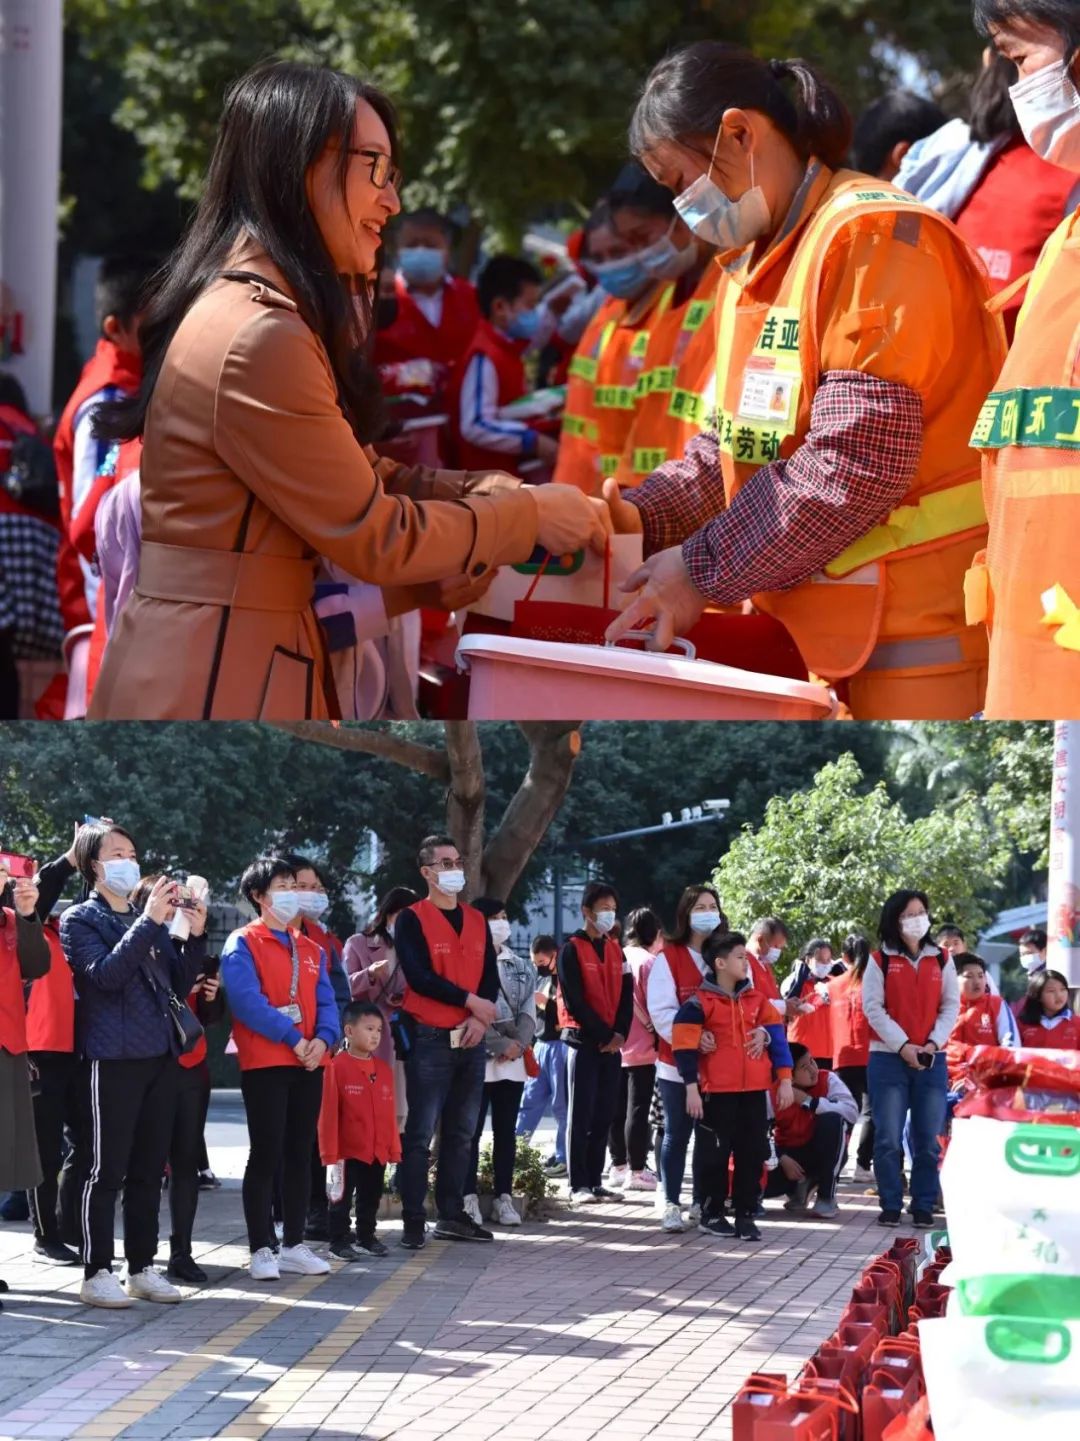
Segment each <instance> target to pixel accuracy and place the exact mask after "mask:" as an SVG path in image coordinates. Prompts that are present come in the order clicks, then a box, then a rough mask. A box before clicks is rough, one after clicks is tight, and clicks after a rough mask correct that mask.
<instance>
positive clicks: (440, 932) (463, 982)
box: [401, 901, 488, 1031]
mask: <svg viewBox="0 0 1080 1441" xmlns="http://www.w3.org/2000/svg"><path fill="white" fill-rule="evenodd" d="M409 909H410V910H411V911H413V912H415V914H416V917H417V919H418V920H419V922H420V929H421V930H422V931H423V933H424V940H425V941H426V942H427V948H428V954H429V955H430V956H431V969H432V970H433V971H434V972H435V974H436V975H437V976H442V977H443V978H444V979H445V980H447V981H453V983H454V985H455V986H460V987H461V989H462V990H463V991H471V992H472V994H473V995H475V994H476V989H477V987H478V986H479V984H480V981H481V978H482V977H483V974H484V953H485V951H486V949H487V935H488V929H487V921H486V920H485V919H484V917H483V916H482V915H481V914H480V912H479V911H477V910H474V909H473V907H472V906H462V907H461V910H462V914H463V915H464V921H463V923H462V927H461V935H460V936H459V935H458V933H457V932H456V931H455V930H454V928H453V926H452V925H451V924H450V922H449V921H448V920H447V919H446V913H445V912H444V911H440V910H439V907H438V906H437V905H435V904H434V902H432V901H418V902H417V903H416V905H415V906H410V907H409ZM401 1004H402V1008H403V1009H404V1010H406V1011H408V1013H409V1015H410V1016H412V1017H413V1018H414V1019H415V1020H416V1021H418V1022H419V1023H420V1025H422V1026H438V1027H439V1028H440V1029H441V1030H446V1031H450V1030H453V1028H454V1027H455V1026H460V1025H461V1023H462V1021H465V1020H467V1019H468V1016H469V1013H468V1011H467V1010H466V1009H465V1007H464V1006H448V1005H447V1004H446V1003H445V1002H444V1001H433V1000H432V999H431V997H430V996H422V995H420V994H419V992H418V991H414V990H411V989H410V988H409V987H408V986H406V987H405V999H404V1000H403V1001H402V1003H401Z"/></svg>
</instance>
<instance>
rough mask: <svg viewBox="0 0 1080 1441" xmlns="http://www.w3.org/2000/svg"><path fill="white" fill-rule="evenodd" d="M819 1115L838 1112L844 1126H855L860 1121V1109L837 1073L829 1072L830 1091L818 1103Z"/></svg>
mask: <svg viewBox="0 0 1080 1441" xmlns="http://www.w3.org/2000/svg"><path fill="white" fill-rule="evenodd" d="M817 1108H818V1115H819V1116H820V1115H828V1114H829V1112H830V1111H837V1112H839V1114H840V1115H841V1116H842V1117H843V1119H844V1124H845V1125H848V1126H854V1124H855V1122H856V1121H857V1120H858V1119H859V1108H858V1106H857V1105H856V1104H855V1097H854V1096H853V1095H852V1094H851V1092H850V1091H849V1090H848V1088H847V1086H845V1085H844V1083H843V1081H842V1080H841V1079H840V1077H839V1076H838V1075H837V1074H836V1072H835V1071H830V1072H829V1090H828V1093H827V1094H826V1095H824V1096H822V1098H821V1100H820V1101H818V1106H817Z"/></svg>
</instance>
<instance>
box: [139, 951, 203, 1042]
mask: <svg viewBox="0 0 1080 1441" xmlns="http://www.w3.org/2000/svg"><path fill="white" fill-rule="evenodd" d="M155 959H156V957H155V956H154V955H153V953H151V956H150V957H149V958H148V959H147V960H146V961H144V962H143V967H142V971H143V975H144V976H145V977H146V979H147V982H148V983H149V985H150V988H151V990H152V991H153V992H154V994H155V995H156V996H157V998H158V1000H159V1001H161V1003H162V1005H163V1007H164V1010H165V1015H166V1017H167V1019H168V1021H169V1023H170V1024H171V1025H172V1027H173V1029H174V1030H175V1032H176V1040H177V1045H178V1046H179V1049H180V1054H181V1055H182V1056H186V1055H188V1054H189V1053H190V1052H191V1051H193V1050H194V1049H195V1047H196V1046H197V1045H198V1044H199V1042H200V1041H201V1040H202V1038H203V1036H204V1035H205V1034H206V1032H205V1031H204V1030H203V1024H202V1022H201V1021H200V1020H199V1018H198V1016H197V1015H196V1014H195V1012H194V1011H193V1010H192V1009H191V1007H190V1006H189V1005H188V1003H187V1002H186V1001H182V1000H181V999H180V997H179V996H178V995H177V994H176V992H175V991H174V990H173V988H172V986H170V985H169V984H168V983H167V982H165V981H163V980H162V978H161V976H160V975H158V974H157V972H156V971H155V969H154V966H153V961H154V960H155Z"/></svg>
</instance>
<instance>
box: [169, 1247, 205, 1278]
mask: <svg viewBox="0 0 1080 1441" xmlns="http://www.w3.org/2000/svg"><path fill="white" fill-rule="evenodd" d="M165 1274H166V1276H168V1278H169V1280H170V1281H186V1282H187V1284H188V1285H189V1286H202V1285H204V1284H205V1283H206V1282H207V1281H208V1280H209V1279H210V1278H209V1277H208V1276H207V1274H206V1272H205V1271H204V1270H203V1268H202V1267H201V1266H200V1265H199V1264H198V1262H197V1261H195V1260H193V1259H192V1258H191V1256H188V1255H183V1254H182V1253H180V1252H179V1251H178V1252H176V1253H175V1254H173V1255H172V1256H170V1257H169V1264H168V1266H167V1267H166V1268H165Z"/></svg>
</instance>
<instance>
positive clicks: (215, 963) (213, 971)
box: [202, 956, 221, 979]
mask: <svg viewBox="0 0 1080 1441" xmlns="http://www.w3.org/2000/svg"><path fill="white" fill-rule="evenodd" d="M220 970H221V957H220V956H207V958H206V960H205V961H204V962H203V968H202V973H203V975H204V976H206V977H207V978H208V979H209V978H210V977H212V976H216V975H217V974H218V973H219V972H220Z"/></svg>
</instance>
